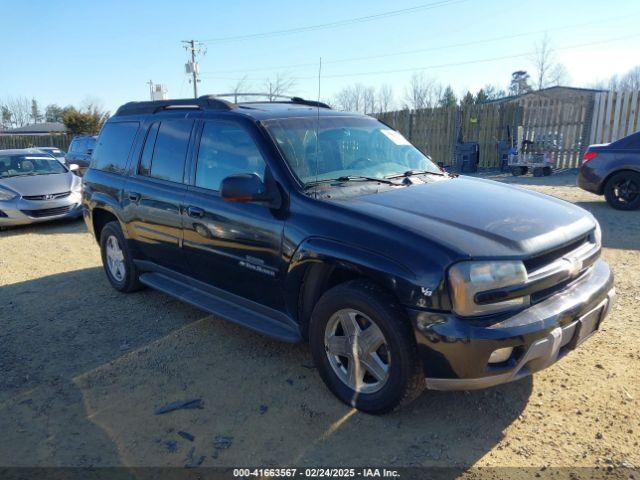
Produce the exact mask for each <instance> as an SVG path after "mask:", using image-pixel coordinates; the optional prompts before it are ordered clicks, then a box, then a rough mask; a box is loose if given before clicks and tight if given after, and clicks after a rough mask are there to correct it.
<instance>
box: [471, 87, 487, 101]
mask: <svg viewBox="0 0 640 480" xmlns="http://www.w3.org/2000/svg"><path fill="white" fill-rule="evenodd" d="M489 100H490V99H489V95H487V92H486V91H485V89H484V88H481V89H480V90H478V92H477V93H476V96H475V98H474V99H473V102H474V103H475V104H477V105H479V104H481V103H485V102H488V101H489Z"/></svg>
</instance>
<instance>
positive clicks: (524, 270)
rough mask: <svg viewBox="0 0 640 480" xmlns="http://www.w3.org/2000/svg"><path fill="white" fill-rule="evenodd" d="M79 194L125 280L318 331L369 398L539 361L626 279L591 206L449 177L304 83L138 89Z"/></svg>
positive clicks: (361, 396)
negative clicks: (304, 90)
mask: <svg viewBox="0 0 640 480" xmlns="http://www.w3.org/2000/svg"><path fill="white" fill-rule="evenodd" d="M83 204H84V212H85V220H86V223H87V226H88V227H89V230H90V231H92V232H93V234H94V235H95V237H96V239H97V240H98V241H99V243H100V248H101V251H102V259H103V262H104V267H105V271H106V275H107V278H108V279H109V281H110V282H111V284H112V285H113V287H114V288H116V289H117V290H120V291H122V292H131V291H133V290H136V289H138V288H140V287H141V286H142V285H147V286H150V287H153V288H155V289H158V290H160V291H162V292H165V293H167V294H169V295H173V296H175V297H177V298H179V299H181V300H184V301H185V302H188V303H190V304H193V305H195V306H197V307H200V308H202V309H203V310H206V311H208V312H211V313H213V314H215V315H216V316H219V317H223V318H226V319H228V320H231V321H233V322H236V323H239V324H242V325H245V326H247V327H249V328H251V329H253V330H257V331H258V332H262V333H264V334H266V335H270V336H272V337H275V338H278V339H281V340H284V341H289V342H297V341H301V340H306V341H308V342H309V343H310V345H311V351H312V354H313V358H314V361H315V363H316V365H317V367H318V370H319V372H320V375H321V376H322V378H323V380H324V381H325V383H326V384H327V386H328V387H329V388H330V389H331V390H332V391H333V393H334V394H335V395H336V396H337V397H338V398H340V399H341V400H342V401H344V402H346V403H347V404H350V405H353V406H355V407H356V408H358V409H361V410H363V411H367V412H371V413H382V412H386V411H389V410H391V409H393V408H394V407H396V406H398V405H400V404H404V403H406V402H408V401H410V400H411V399H413V398H415V397H416V396H417V395H418V394H419V393H420V392H421V391H422V390H423V389H424V388H425V387H426V388H428V389H435V390H454V389H456V390H457V389H473V388H483V387H489V386H492V385H497V384H500V383H504V382H508V381H511V380H516V379H519V378H521V377H523V376H525V375H528V374H530V373H531V372H534V371H536V370H540V369H542V368H544V367H546V366H548V365H550V364H551V363H553V362H554V361H556V360H557V359H558V358H560V357H561V356H562V355H564V354H565V353H567V352H568V351H570V350H571V349H573V348H575V347H577V346H578V345H579V344H580V343H581V342H582V341H583V340H585V339H586V338H587V337H589V336H590V335H591V334H592V333H593V332H594V331H596V330H597V329H598V327H599V325H600V322H601V320H602V319H603V318H604V317H605V315H606V314H607V313H608V311H609V309H610V306H611V303H612V300H613V296H614V289H613V277H612V274H611V271H610V270H609V267H608V266H607V264H606V263H605V262H604V261H602V260H601V259H600V258H599V257H600V249H601V239H600V237H601V234H600V228H599V226H598V223H597V222H596V220H595V219H594V218H593V216H592V215H590V214H589V213H588V212H586V211H585V210H583V209H581V208H578V207H576V206H574V205H572V204H570V203H567V202H564V201H561V200H558V199H555V198H553V197H548V196H545V195H542V194H539V193H535V192H532V191H528V190H523V189H520V188H517V187H513V186H508V185H504V184H500V183H495V182H492V181H487V180H481V179H476V178H468V177H462V176H456V175H449V174H447V173H445V172H443V171H442V170H441V169H439V168H438V167H437V166H436V165H434V164H433V162H432V161H431V160H430V159H429V157H427V156H425V155H424V154H422V153H421V152H420V151H418V150H417V149H416V148H414V147H413V146H412V145H411V144H410V143H409V142H408V141H407V140H406V139H405V138H404V137H403V136H402V135H401V134H400V133H398V132H397V131H395V130H393V129H392V128H390V127H388V126H387V125H385V124H383V123H380V122H379V121H377V120H375V119H373V118H370V117H367V116H363V115H358V114H354V113H343V112H336V111H333V110H331V109H330V108H328V107H327V106H326V105H323V104H320V103H316V102H311V101H305V100H303V99H300V98H292V99H289V100H286V101H281V102H252V103H240V104H233V103H229V102H226V101H224V100H222V99H220V98H217V97H212V96H208V97H200V98H198V99H194V100H173V101H157V102H139V103H128V104H126V105H124V106H122V107H121V108H120V109H119V110H118V111H117V113H116V114H115V115H114V116H113V117H111V118H110V119H109V120H108V122H107V123H106V124H105V125H104V127H103V129H102V132H101V133H100V136H99V139H98V143H97V145H96V148H95V151H94V154H93V162H92V165H91V168H90V169H89V170H88V171H87V173H86V175H85V177H84V193H83Z"/></svg>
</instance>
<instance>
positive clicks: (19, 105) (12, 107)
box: [2, 97, 31, 127]
mask: <svg viewBox="0 0 640 480" xmlns="http://www.w3.org/2000/svg"><path fill="white" fill-rule="evenodd" d="M2 105H3V107H4V108H5V109H6V111H7V112H8V113H7V114H6V115H3V116H4V117H5V118H10V126H11V127H23V126H25V125H28V124H29V122H30V120H31V101H29V99H28V98H27V97H9V98H7V99H6V100H5V101H4V102H2Z"/></svg>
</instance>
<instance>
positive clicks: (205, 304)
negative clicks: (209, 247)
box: [140, 272, 301, 343]
mask: <svg viewBox="0 0 640 480" xmlns="http://www.w3.org/2000/svg"><path fill="white" fill-rule="evenodd" d="M140 282H141V283H143V284H145V285H147V286H149V287H151V288H153V289H155V290H159V291H161V292H163V293H166V294H168V295H171V296H172V297H175V298H177V299H178V300H182V301H183V302H186V303H189V304H191V305H193V306H194V307H197V308H200V309H202V310H204V311H206V312H209V313H211V314H213V315H216V316H219V317H222V318H224V319H225V320H229V321H230V322H233V323H237V324H238V325H242V326H244V327H247V328H250V329H251V330H254V331H256V332H258V333H261V334H263V335H267V336H269V337H273V338H277V339H278V340H282V341H285V342H291V343H295V342H299V341H300V340H301V337H300V332H299V331H298V330H297V329H296V328H295V327H293V326H290V325H285V324H283V323H282V322H279V321H278V320H275V319H273V318H272V317H270V316H268V315H266V314H264V313H262V312H256V311H254V310H252V309H250V308H247V307H245V306H243V305H238V304H237V303H235V302H232V301H230V300H226V299H223V298H220V297H218V296H216V295H213V294H211V293H208V292H204V291H202V290H201V289H199V288H196V287H194V286H191V285H187V284H184V283H183V282H180V281H179V280H174V279H172V278H170V277H168V276H167V275H164V274H162V273H157V272H148V273H143V274H142V275H140Z"/></svg>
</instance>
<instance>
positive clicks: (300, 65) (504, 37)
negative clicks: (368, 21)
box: [203, 12, 640, 77]
mask: <svg viewBox="0 0 640 480" xmlns="http://www.w3.org/2000/svg"><path fill="white" fill-rule="evenodd" d="M638 15H640V12H636V13H633V14H630V15H623V16H616V17H609V18H605V19H598V20H593V21H590V22H585V23H576V24H570V25H560V26H558V27H554V28H548V29H544V30H533V31H528V32H522V33H517V34H513V35H502V36H499V37H491V38H486V39H479V40H474V41H469V42H463V43H454V44H449V45H440V46H434V47H427V48H419V49H415V50H403V51H395V52H389V53H382V54H377V55H368V56H362V57H349V58H341V59H336V60H328V61H325V62H324V64H325V65H327V64H338V63H346V62H355V61H359V60H373V59H378V58H388V57H396V56H400V55H411V54H415V53H425V52H432V51H437V50H445V49H450V48H459V47H468V46H471V45H478V44H483V43H491V42H496V41H501V40H509V39H513V38H519V37H524V36H528V35H539V34H541V33H546V32H553V31H557V30H566V29H572V28H581V27H586V26H589V25H593V24H601V23H604V22H609V21H614V20H620V19H621V18H630V17H635V16H638ZM315 65H316V64H315V63H297V64H289V65H280V66H276V67H262V68H253V69H238V70H222V71H216V72H203V76H205V77H210V76H211V75H216V74H225V73H246V72H260V71H272V70H279V69H282V70H286V69H297V68H307V67H313V66H315Z"/></svg>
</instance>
